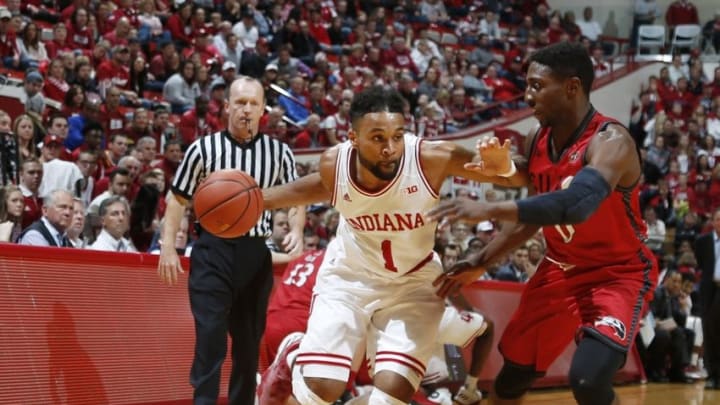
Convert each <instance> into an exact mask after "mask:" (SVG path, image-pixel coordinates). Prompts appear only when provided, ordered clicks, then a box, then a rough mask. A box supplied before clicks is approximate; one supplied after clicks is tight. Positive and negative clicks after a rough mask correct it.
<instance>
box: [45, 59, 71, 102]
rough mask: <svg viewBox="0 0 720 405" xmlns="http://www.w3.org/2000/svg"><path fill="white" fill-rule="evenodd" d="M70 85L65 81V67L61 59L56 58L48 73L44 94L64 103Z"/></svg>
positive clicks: (51, 63)
mask: <svg viewBox="0 0 720 405" xmlns="http://www.w3.org/2000/svg"><path fill="white" fill-rule="evenodd" d="M69 89H70V85H69V84H68V82H66V81H65V67H64V66H63V62H62V60H61V59H59V58H56V59H53V60H52V61H51V62H50V67H49V69H48V75H47V78H46V80H45V85H44V86H43V94H45V97H46V98H50V99H53V100H55V101H57V102H58V103H59V105H62V103H63V101H65V93H67V92H68V90H69Z"/></svg>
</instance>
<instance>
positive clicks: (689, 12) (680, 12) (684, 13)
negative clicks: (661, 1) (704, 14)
mask: <svg viewBox="0 0 720 405" xmlns="http://www.w3.org/2000/svg"><path fill="white" fill-rule="evenodd" d="M665 23H667V25H668V27H670V28H671V29H674V28H675V26H676V25H680V24H699V23H700V20H699V18H698V12H697V8H696V7H695V5H694V4H692V3H691V2H690V1H689V0H677V1H674V2H672V3H671V4H670V6H669V7H668V9H667V12H666V13H665Z"/></svg>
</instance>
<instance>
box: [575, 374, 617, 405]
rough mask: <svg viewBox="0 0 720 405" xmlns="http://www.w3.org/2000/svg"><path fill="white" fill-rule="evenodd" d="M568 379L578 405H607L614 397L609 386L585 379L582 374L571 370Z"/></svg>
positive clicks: (598, 381)
mask: <svg viewBox="0 0 720 405" xmlns="http://www.w3.org/2000/svg"><path fill="white" fill-rule="evenodd" d="M569 379H570V387H571V388H572V391H573V395H574V396H575V401H577V403H578V404H579V405H609V404H611V403H612V400H613V398H614V397H615V394H614V393H613V390H612V385H611V384H608V383H606V382H604V381H600V380H592V379H590V378H587V376H586V375H585V374H584V373H581V372H577V371H576V372H574V373H573V371H572V370H571V372H570V375H569Z"/></svg>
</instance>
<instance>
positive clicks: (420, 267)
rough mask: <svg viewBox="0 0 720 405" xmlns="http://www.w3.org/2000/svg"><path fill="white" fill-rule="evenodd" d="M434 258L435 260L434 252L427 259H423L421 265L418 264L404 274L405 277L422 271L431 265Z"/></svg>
mask: <svg viewBox="0 0 720 405" xmlns="http://www.w3.org/2000/svg"><path fill="white" fill-rule="evenodd" d="M432 258H433V252H430V254H429V255H427V257H426V258H424V259H422V260H421V261H420V263H418V264H416V265H415V267H413V268H412V269H410V270H408V272H407V273H405V274H403V275H404V276H406V275H408V274H410V273H414V272H416V271H418V270H420V269H422V268H423V267H425V265H426V264H428V263H430V261H431V260H432Z"/></svg>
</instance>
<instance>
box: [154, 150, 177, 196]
mask: <svg viewBox="0 0 720 405" xmlns="http://www.w3.org/2000/svg"><path fill="white" fill-rule="evenodd" d="M182 156H183V152H182V141H180V140H170V141H168V142H166V143H165V153H164V154H163V158H162V159H161V160H160V161H159V162H158V163H156V164H154V165H153V168H158V169H161V170H162V171H163V173H165V190H169V189H170V183H171V182H172V180H173V178H175V172H176V171H177V168H178V166H179V165H180V161H181V160H182Z"/></svg>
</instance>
